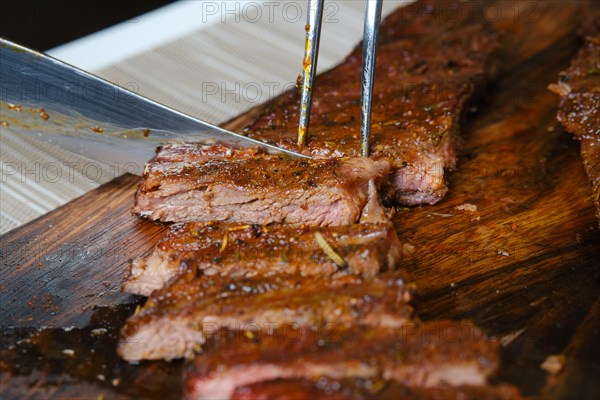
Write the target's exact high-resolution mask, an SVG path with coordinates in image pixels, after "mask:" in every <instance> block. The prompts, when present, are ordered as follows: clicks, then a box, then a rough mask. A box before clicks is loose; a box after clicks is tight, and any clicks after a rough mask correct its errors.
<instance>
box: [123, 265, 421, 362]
mask: <svg viewBox="0 0 600 400" xmlns="http://www.w3.org/2000/svg"><path fill="white" fill-rule="evenodd" d="M409 300H410V290H409V288H407V286H406V285H405V284H404V280H403V279H402V276H401V275H399V274H398V272H393V273H386V274H383V275H381V276H379V277H376V278H373V279H364V278H360V277H358V276H354V275H345V276H340V277H335V278H331V277H327V278H318V277H304V278H303V277H300V276H290V275H272V276H269V277H267V278H261V277H254V278H248V279H241V280H237V281H232V280H231V279H230V278H224V277H220V276H212V277H211V276H201V277H197V276H196V275H195V274H194V272H190V273H189V274H184V275H182V276H181V277H180V278H179V279H177V280H176V281H175V282H174V283H173V284H172V285H170V286H168V287H166V288H164V289H162V290H158V291H155V292H154V293H152V295H151V296H150V297H149V299H148V301H147V302H146V304H145V305H144V307H143V308H142V309H141V311H139V312H138V313H137V314H136V315H134V316H132V317H131V318H130V319H129V320H128V321H127V324H126V325H125V327H124V328H123V331H122V336H121V340H120V342H119V346H118V353H119V354H120V355H121V357H123V358H124V359H126V360H130V361H133V360H147V359H174V358H179V357H184V356H188V355H190V354H191V353H192V352H193V351H194V349H196V350H197V349H198V348H199V346H200V345H201V344H202V343H204V341H205V338H206V335H207V334H210V333H214V332H216V331H217V330H218V329H221V328H228V329H232V330H238V331H242V332H245V331H248V330H256V329H257V330H262V329H273V328H276V327H277V326H281V325H284V324H296V325H299V326H311V325H327V324H333V325H335V326H338V325H363V324H364V325H369V326H386V327H389V326H392V327H397V326H400V325H401V324H403V323H404V322H405V321H406V320H407V319H408V318H410V316H411V314H412V308H411V307H410V306H408V305H407V304H406V303H407V302H408V301H409Z"/></svg>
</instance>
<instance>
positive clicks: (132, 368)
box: [0, 1, 600, 399]
mask: <svg viewBox="0 0 600 400" xmlns="http://www.w3.org/2000/svg"><path fill="white" fill-rule="evenodd" d="M498 10H500V13H498ZM487 11H488V13H489V15H488V17H489V18H490V19H491V20H493V21H494V23H495V24H496V25H497V27H498V28H499V29H503V30H505V31H506V33H505V35H504V37H503V50H502V52H501V58H500V78H499V80H498V81H497V82H496V83H495V84H494V85H493V86H491V87H490V88H489V90H488V91H487V93H486V95H485V96H484V98H483V99H481V101H480V102H479V104H478V107H477V110H476V111H474V112H473V113H472V114H471V115H470V116H469V117H468V122H467V124H466V126H465V129H464V134H463V136H464V147H463V151H462V157H461V160H460V164H459V168H458V170H457V171H455V172H453V173H451V174H450V192H449V194H448V196H447V197H446V198H445V199H444V200H443V201H442V202H441V203H439V204H437V205H434V206H423V207H410V208H400V209H399V210H398V212H397V215H396V217H395V219H394V222H395V226H396V228H397V230H398V233H399V235H400V238H401V240H402V241H403V242H404V243H405V244H406V247H407V248H408V249H412V250H413V251H412V252H411V253H410V254H409V255H407V256H406V257H405V258H404V260H403V261H402V265H401V267H402V268H404V269H406V270H407V271H408V272H409V274H410V277H411V278H412V280H413V281H414V282H415V283H416V285H417V299H416V304H415V307H416V310H417V314H418V315H419V316H420V317H421V318H422V319H433V318H455V319H459V318H469V319H472V320H474V321H475V322H476V323H478V324H479V325H481V326H482V327H483V328H484V329H486V331H487V332H488V333H489V334H490V335H493V336H495V337H497V338H498V339H499V340H501V341H502V343H503V345H504V346H503V352H502V358H503V361H502V367H501V372H500V376H499V380H501V381H504V382H509V383H512V384H515V385H517V386H518V387H519V388H520V389H521V390H522V392H523V393H524V394H526V395H535V396H542V397H545V398H564V399H567V398H574V399H575V398H577V399H581V398H600V385H599V384H598V379H597V377H598V376H600V366H599V363H598V360H599V359H600V347H599V346H598V342H599V340H600V297H599V294H600V291H599V289H600V232H599V231H598V224H597V221H596V220H595V218H594V209H593V205H592V201H591V189H590V185H589V183H588V181H587V179H586V176H585V173H584V170H583V168H582V164H581V161H580V158H579V144H578V143H577V142H576V141H574V140H572V139H571V137H570V136H569V135H568V134H566V133H565V132H564V131H563V130H562V128H561V127H560V125H559V124H558V123H557V122H556V120H555V114H556V105H557V98H556V96H555V95H553V94H552V93H550V92H548V91H547V89H546V86H547V85H548V84H549V83H551V82H554V81H555V80H556V79H557V75H558V72H559V71H560V70H561V69H563V68H565V67H566V66H567V65H568V63H569V60H570V59H571V57H573V56H574V54H575V53H576V50H577V47H578V46H579V40H578V38H577V36H576V34H575V31H576V27H577V25H578V19H579V17H580V16H579V15H578V10H577V7H576V6H575V2H571V1H560V2H559V1H549V2H531V1H523V2H514V1H512V2H502V3H500V6H499V7H496V8H488V9H487ZM258 111H260V108H258V109H256V110H253V111H252V112H250V113H247V114H245V115H242V116H240V117H239V118H237V119H235V120H233V121H231V122H230V123H228V124H226V127H227V128H230V129H236V128H239V127H241V126H243V125H244V124H245V123H246V122H247V121H248V120H250V119H251V117H252V115H253V114H255V113H256V112H258ZM137 182H138V178H137V177H134V176H131V175H125V176H123V177H121V178H118V179H116V180H114V181H112V182H110V183H108V184H106V185H104V186H102V187H100V188H98V189H97V190H94V191H92V192H90V193H88V194H86V195H85V196H83V197H81V198H79V199H76V200H74V201H72V202H71V203H69V204H66V205H65V206H63V207H61V208H59V209H57V210H55V211H53V212H51V213H49V214H47V215H45V216H43V217H41V218H39V219H37V220H35V221H33V222H31V223H29V224H27V225H25V226H22V227H20V228H18V229H16V230H14V231H12V232H9V233H7V234H6V235H4V236H2V237H1V249H0V251H1V258H2V270H1V278H2V279H1V284H0V299H1V304H0V307H1V311H2V338H3V340H2V357H1V358H2V360H1V361H0V366H1V368H0V370H1V371H2V372H1V378H2V385H1V388H0V393H1V394H2V398H22V397H27V396H28V397H32V398H40V397H81V398H84V397H85V398H98V397H99V396H104V397H105V398H121V397H130V396H135V397H151V398H169V397H173V398H177V397H178V396H179V395H180V368H181V365H180V363H177V362H174V363H164V362H153V363H142V364H140V365H130V364H126V363H123V362H121V361H120V360H119V359H118V358H117V357H116V355H115V352H114V349H115V344H116V335H117V334H118V330H119V328H120V327H121V326H122V324H123V321H124V319H125V318H126V317H127V316H128V315H130V314H131V313H132V312H133V310H134V309H135V306H136V304H137V303H138V302H139V301H140V299H139V298H137V297H134V296H129V295H125V294H122V293H121V292H120V290H119V288H120V285H121V283H122V279H123V277H124V274H125V272H126V268H127V262H128V260H129V259H130V258H133V257H139V256H142V255H144V254H147V253H148V252H149V251H150V249H151V248H152V246H153V245H154V244H155V243H156V242H157V240H158V238H159V237H160V236H161V235H162V233H163V232H164V231H165V227H164V226H162V225H160V224H156V223H153V222H150V221H146V220H142V219H139V218H136V217H133V216H132V215H131V214H130V213H129V208H130V207H131V205H132V202H133V194H134V191H135V189H136V185H137ZM472 206H476V209H475V208H473V207H472ZM40 328H43V329H41V330H40ZM32 332H34V333H33V336H31V337H30V335H31V334H32ZM26 337H30V339H28V340H25V341H19V340H20V339H23V338H26ZM549 355H562V356H563V357H564V364H563V365H564V367H563V370H562V371H561V373H559V374H557V375H550V374H548V373H547V372H546V371H544V370H542V369H541V368H540V364H541V363H542V362H543V361H544V360H545V359H546V357H548V356H549Z"/></svg>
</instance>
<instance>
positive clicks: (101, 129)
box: [0, 38, 309, 173]
mask: <svg viewBox="0 0 600 400" xmlns="http://www.w3.org/2000/svg"><path fill="white" fill-rule="evenodd" d="M0 91H1V92H0V120H1V121H2V122H1V125H2V129H4V128H7V129H10V130H11V131H15V132H18V133H19V134H24V135H28V136H33V137H35V138H36V139H39V140H42V141H45V142H50V143H54V144H57V145H59V146H61V147H63V148H66V149H67V150H70V151H73V152H75V153H78V154H81V155H84V156H86V157H89V158H92V159H95V160H98V161H102V162H105V163H107V164H111V165H114V164H115V163H117V164H120V165H123V164H125V163H129V164H131V163H134V164H136V165H138V166H140V168H137V170H138V171H140V173H141V171H142V170H143V168H141V166H143V165H144V164H145V163H146V161H148V160H149V159H150V158H151V157H152V155H153V154H154V150H155V148H156V146H158V145H160V144H162V143H167V142H184V141H191V142H200V143H203V144H222V145H225V146H229V147H234V148H247V147H262V148H264V149H265V150H266V151H267V152H269V153H274V154H286V155H288V156H291V157H302V158H309V157H307V156H304V155H302V154H298V153H295V152H292V151H288V150H284V149H280V148H278V147H275V146H272V145H268V144H265V143H262V142H260V141H257V140H253V139H250V138H248V137H245V136H243V135H238V134H236V133H233V132H230V131H227V130H225V129H222V128H219V127H217V126H215V125H212V124H209V123H207V122H204V121H201V120H199V119H196V118H194V117H191V116H189V115H186V114H184V113H181V112H179V111H177V110H174V109H171V108H169V107H167V106H164V105H162V104H160V103H157V102H155V101H153V100H150V99H147V98H145V97H143V96H140V95H138V94H136V93H134V92H132V91H130V90H127V89H126V88H123V87H120V86H117V85H115V84H113V83H110V82H108V81H106V80H104V79H101V78H99V77H97V76H95V75H92V74H90V73H88V72H85V71H83V70H80V69H78V68H76V67H73V66H71V65H69V64H67V63H64V62H62V61H60V60H57V59H55V58H52V57H50V56H47V55H45V54H42V53H39V52H36V51H34V50H31V49H28V48H26V47H23V46H20V45H18V44H15V43H12V42H10V41H8V40H5V39H2V38H0ZM129 170H132V168H129Z"/></svg>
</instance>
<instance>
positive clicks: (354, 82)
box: [243, 0, 497, 204]
mask: <svg viewBox="0 0 600 400" xmlns="http://www.w3.org/2000/svg"><path fill="white" fill-rule="evenodd" d="M474 4H477V2H463V1H458V0H444V1H439V0H435V1H434V0H421V1H418V2H416V3H415V4H411V5H409V6H407V7H403V8H400V9H399V10H397V11H396V12H394V13H393V14H391V15H390V16H389V17H388V18H387V19H386V20H385V21H384V22H383V23H382V26H381V29H380V44H379V48H378V52H377V66H376V70H375V89H374V90H375V93H374V98H373V113H372V126H371V156H372V158H373V159H377V160H381V159H386V160H389V162H390V163H391V181H392V184H393V186H394V189H395V198H396V199H397V200H398V201H400V202H402V203H404V204H423V203H429V204H433V203H436V202H438V201H439V200H440V199H441V198H442V197H443V196H444V194H445V193H446V191H447V187H446V183H445V181H444V170H445V169H451V168H453V167H454V166H455V164H456V159H457V156H456V152H457V146H458V142H459V130H460V120H461V116H462V115H463V114H464V113H465V110H466V109H467V108H468V107H467V103H468V102H469V101H470V100H471V99H472V98H473V96H474V94H475V92H476V90H477V89H478V88H480V87H482V86H483V84H484V82H485V81H486V80H487V78H488V77H490V76H491V75H493V73H494V71H493V70H494V68H493V66H492V63H491V62H490V59H491V57H490V55H491V53H492V52H493V51H494V50H495V48H496V47H497V38H496V35H495V34H494V33H493V32H492V30H491V28H490V27H489V26H488V24H487V23H486V21H484V18H483V17H482V16H483V12H482V11H481V9H477V10H474V9H472V7H474ZM360 52H361V49H360V47H359V48H357V49H356V50H355V51H354V52H352V53H351V54H350V55H349V56H348V57H347V58H346V60H345V61H344V62H343V63H342V64H341V65H339V66H338V67H336V68H334V69H332V70H330V71H329V72H327V73H325V74H322V75H320V76H319V77H317V79H316V83H315V85H314V99H313V106H312V117H311V122H310V128H309V137H308V143H307V145H306V147H305V148H298V147H297V145H296V136H297V124H298V118H299V94H298V93H297V91H294V90H292V91H289V92H287V93H285V94H283V95H282V96H280V97H278V98H276V99H274V100H273V101H272V102H270V103H268V104H267V107H266V111H265V112H263V113H262V114H261V115H259V116H258V117H257V118H256V119H255V120H254V121H253V122H252V123H251V124H249V125H248V126H246V127H245V128H244V129H243V133H244V134H245V135H247V136H249V137H252V138H255V139H259V140H262V141H266V142H268V143H271V144H274V145H277V146H280V147H284V148H287V149H293V150H295V151H301V152H304V153H305V154H310V155H312V156H314V157H323V158H327V157H345V156H350V157H356V156H358V155H359V151H360V144H359V143H360V112H361V107H360V88H361V56H360V54H361V53H360Z"/></svg>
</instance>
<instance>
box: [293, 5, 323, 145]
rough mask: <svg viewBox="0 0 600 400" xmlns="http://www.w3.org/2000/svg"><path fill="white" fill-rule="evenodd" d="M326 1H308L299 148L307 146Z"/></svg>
mask: <svg viewBox="0 0 600 400" xmlns="http://www.w3.org/2000/svg"><path fill="white" fill-rule="evenodd" d="M324 1H325V0H309V1H308V20H307V23H306V26H305V30H306V44H305V46H304V61H303V70H302V97H301V100H300V123H299V125H298V146H304V145H305V144H306V136H307V134H308V125H309V122H310V109H311V106H312V90H313V81H314V79H315V71H316V70H317V58H318V54H319V39H320V37H321V22H322V20H323V3H324Z"/></svg>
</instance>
